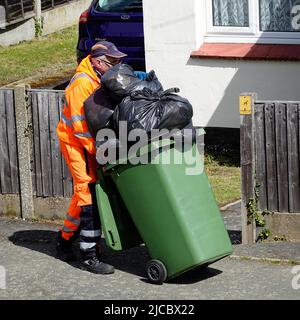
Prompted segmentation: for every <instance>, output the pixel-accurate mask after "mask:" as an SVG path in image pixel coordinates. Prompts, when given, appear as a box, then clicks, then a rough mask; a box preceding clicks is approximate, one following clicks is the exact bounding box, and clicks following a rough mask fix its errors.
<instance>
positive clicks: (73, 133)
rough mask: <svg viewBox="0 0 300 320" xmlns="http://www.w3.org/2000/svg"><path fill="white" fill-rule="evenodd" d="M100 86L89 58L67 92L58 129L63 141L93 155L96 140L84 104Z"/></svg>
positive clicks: (83, 62)
mask: <svg viewBox="0 0 300 320" xmlns="http://www.w3.org/2000/svg"><path fill="white" fill-rule="evenodd" d="M99 86H100V79H99V77H98V76H97V74H96V72H95V71H94V69H93V67H92V64H91V62H90V56H88V57H86V58H85V59H83V60H82V61H81V63H80V65H79V66H78V67H77V69H76V73H75V75H74V77H73V78H72V79H71V81H70V84H69V86H68V87H67V88H66V90H65V97H66V104H65V106H64V108H63V110H62V113H61V120H60V121H59V123H58V126H57V128H56V132H57V135H58V138H59V139H60V140H61V141H64V142H65V143H67V144H69V145H73V146H83V147H84V148H85V149H86V150H87V151H88V152H89V153H91V154H95V153H96V149H95V140H94V138H93V137H92V136H91V134H90V132H89V130H88V126H87V123H86V120H85V115H84V108H83V103H84V101H85V100H86V99H87V98H88V97H89V96H90V95H91V94H92V93H93V92H94V90H95V89H96V88H98V87H99Z"/></svg>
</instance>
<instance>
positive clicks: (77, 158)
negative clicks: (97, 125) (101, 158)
mask: <svg viewBox="0 0 300 320" xmlns="http://www.w3.org/2000/svg"><path fill="white" fill-rule="evenodd" d="M59 142H60V147H61V152H62V154H63V156H64V158H65V160H66V163H67V165H68V167H69V170H70V173H71V175H72V178H73V186H74V188H73V189H74V190H73V191H74V194H73V197H72V200H71V203H70V206H69V208H68V213H67V216H66V219H65V220H64V225H63V227H62V230H61V231H62V237H63V238H64V239H66V240H69V239H70V237H71V236H72V235H73V234H74V232H75V231H76V230H77V229H78V227H79V225H80V213H81V207H82V206H87V205H92V195H91V192H90V189H89V183H93V182H96V178H97V171H96V170H97V161H96V158H95V156H94V155H92V154H89V153H88V152H87V151H85V149H84V147H79V146H72V145H69V144H67V143H65V142H63V141H61V140H60V141H59Z"/></svg>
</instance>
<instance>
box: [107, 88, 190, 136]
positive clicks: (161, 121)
mask: <svg viewBox="0 0 300 320" xmlns="http://www.w3.org/2000/svg"><path fill="white" fill-rule="evenodd" d="M175 92H179V89H178V88H173V89H169V90H166V91H162V92H153V91H151V90H149V89H146V88H144V89H143V90H140V91H134V92H132V93H131V94H130V95H129V96H127V97H125V98H124V99H123V101H122V102H121V103H120V104H119V105H118V106H117V107H116V109H115V112H114V115H113V125H114V129H115V130H116V131H118V125H119V121H127V129H128V131H131V130H132V129H143V130H145V131H146V132H147V133H150V131H151V130H152V129H168V130H172V129H183V128H185V127H186V126H187V125H188V124H189V123H190V120H191V119H192V117H193V108H192V105H191V104H190V103H189V101H188V100H187V99H185V98H183V97H181V96H179V95H177V94H175Z"/></svg>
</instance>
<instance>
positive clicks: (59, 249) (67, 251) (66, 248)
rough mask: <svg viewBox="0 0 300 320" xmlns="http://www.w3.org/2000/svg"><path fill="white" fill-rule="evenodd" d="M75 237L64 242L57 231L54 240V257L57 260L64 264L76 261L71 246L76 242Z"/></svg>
mask: <svg viewBox="0 0 300 320" xmlns="http://www.w3.org/2000/svg"><path fill="white" fill-rule="evenodd" d="M75 237H76V236H75ZM75 237H74V238H73V239H70V240H66V239H64V238H63V237H62V235H61V231H58V234H57V238H56V257H57V258H58V259H60V260H62V261H65V262H70V261H75V260H76V256H75V254H74V252H73V250H72V244H73V242H74V241H75V240H76V239H75Z"/></svg>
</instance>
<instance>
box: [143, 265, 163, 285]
mask: <svg viewBox="0 0 300 320" xmlns="http://www.w3.org/2000/svg"><path fill="white" fill-rule="evenodd" d="M146 272H147V277H148V279H149V281H150V282H152V283H155V284H162V283H163V282H164V281H165V280H166V279H167V276H168V274H167V269H166V267H165V265H164V264H163V263H162V262H161V261H159V260H150V261H149V262H148V263H147V266H146Z"/></svg>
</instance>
